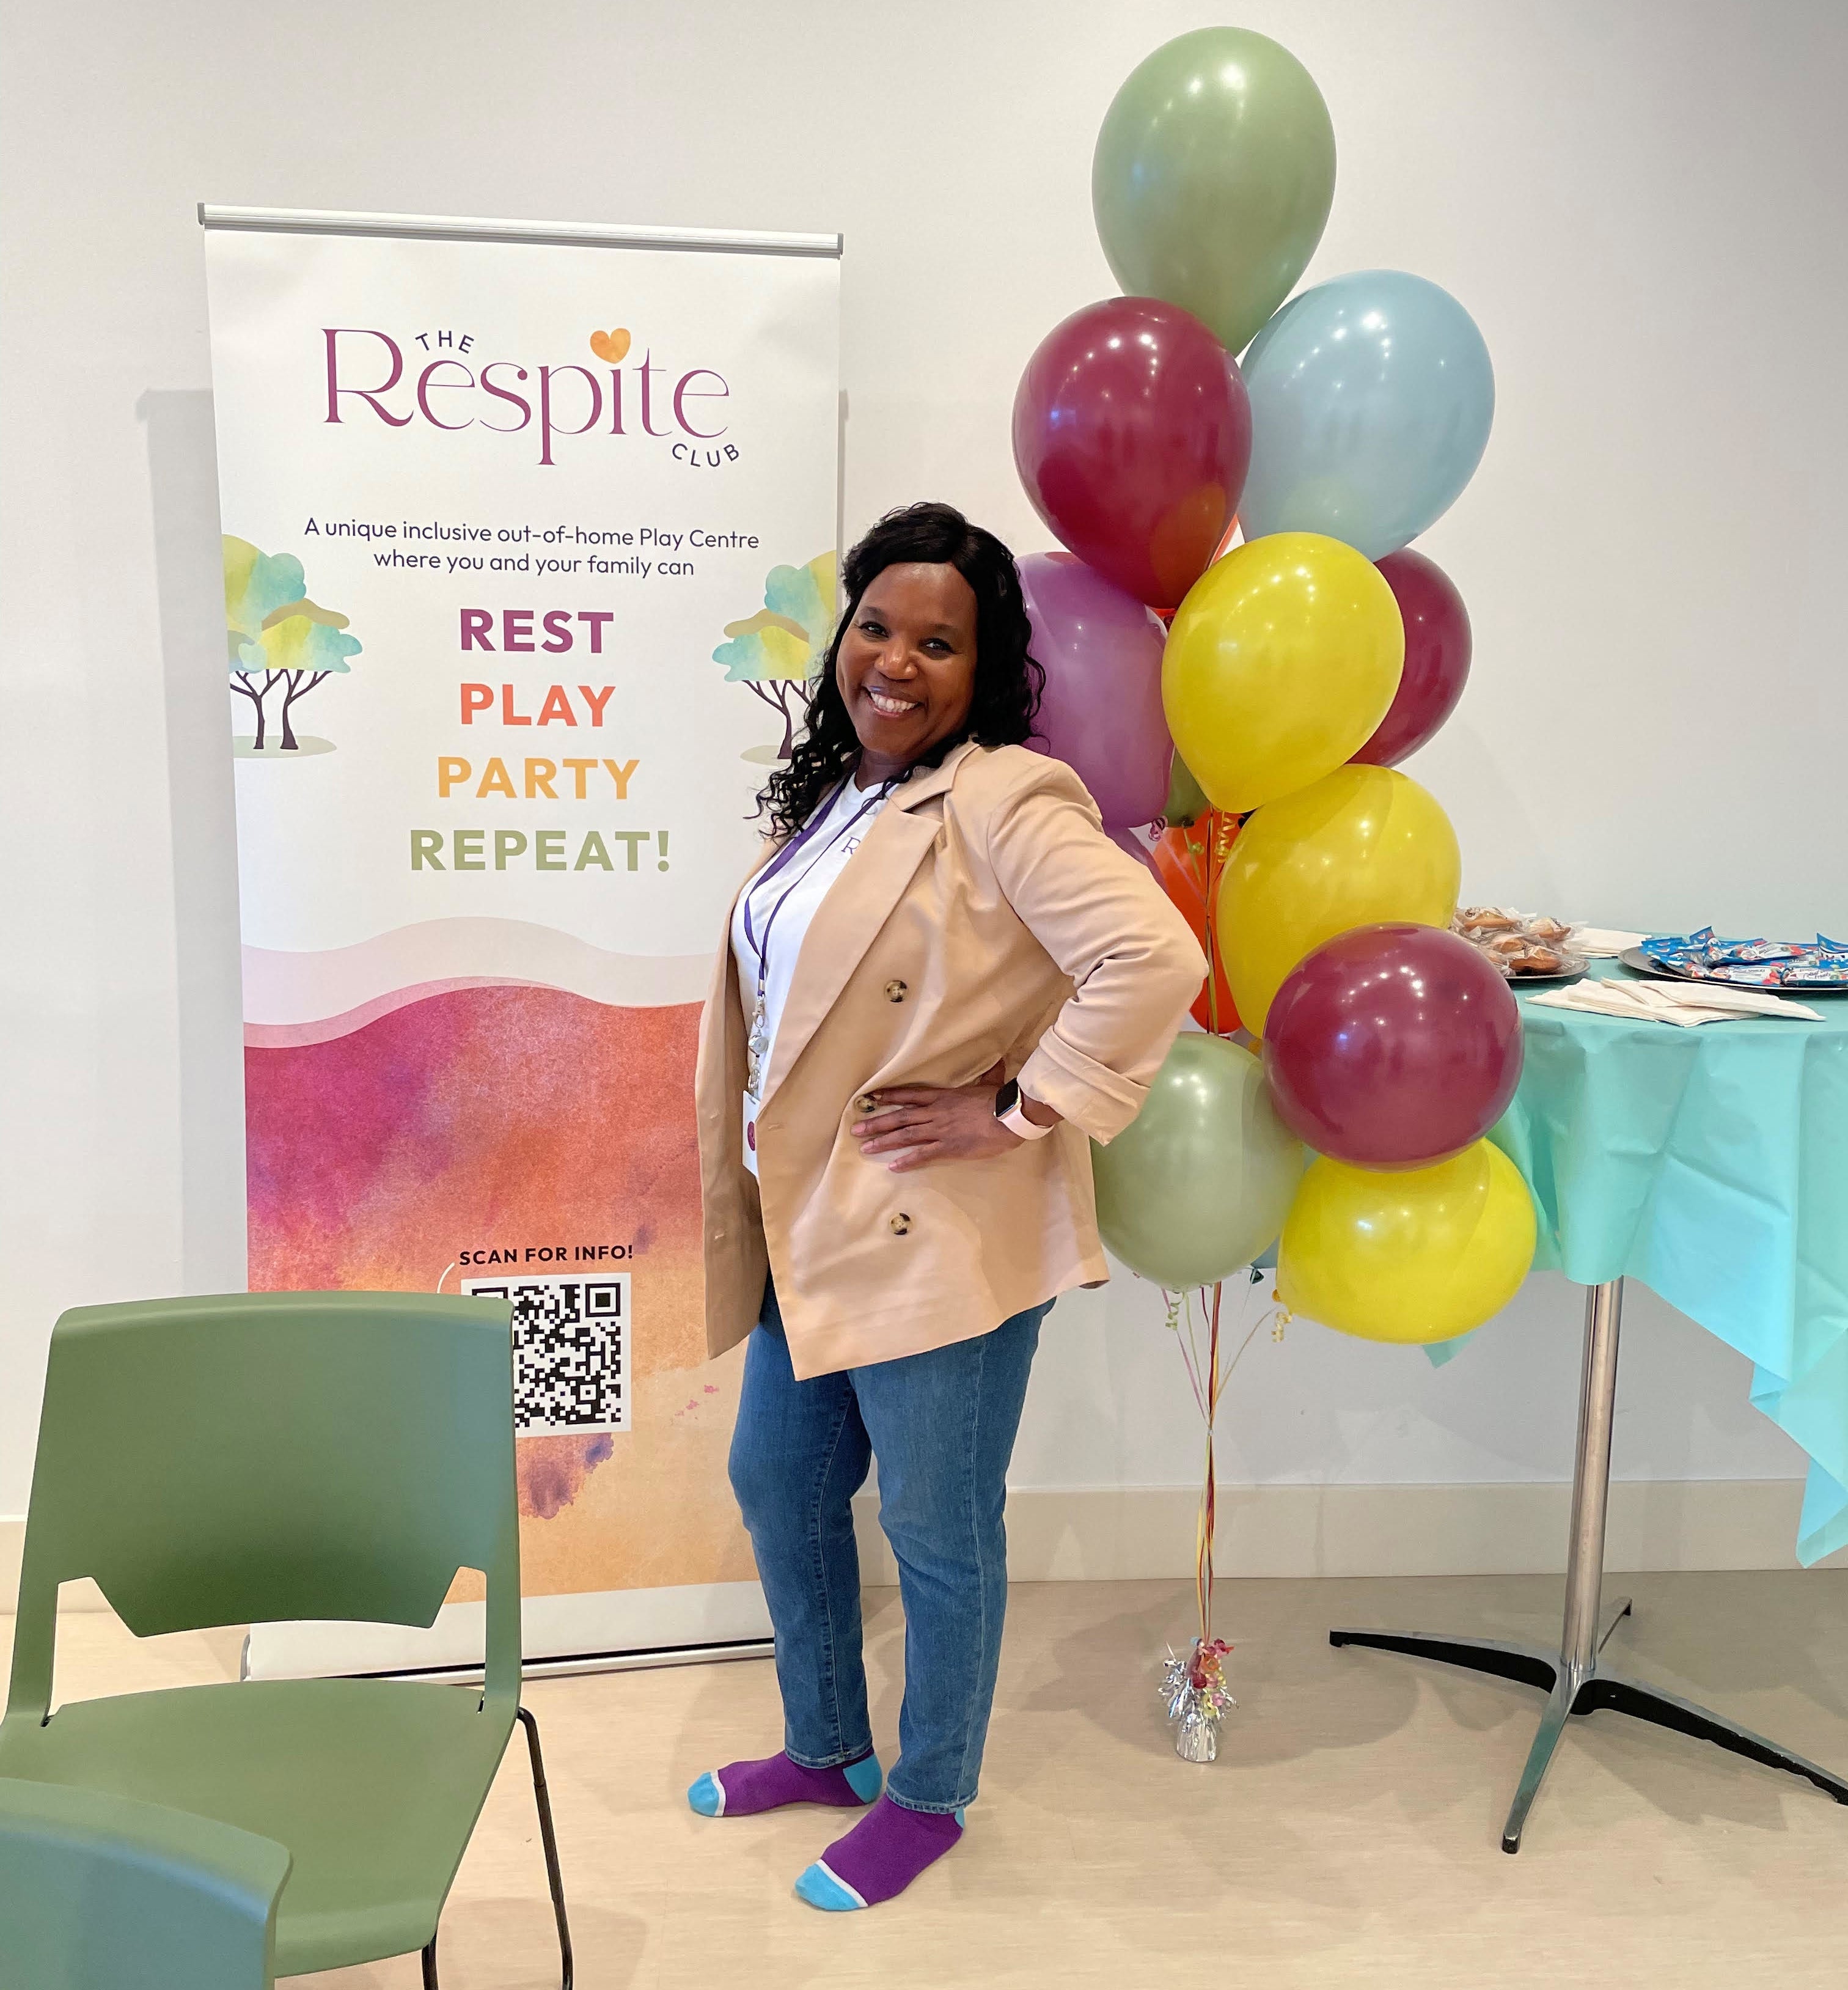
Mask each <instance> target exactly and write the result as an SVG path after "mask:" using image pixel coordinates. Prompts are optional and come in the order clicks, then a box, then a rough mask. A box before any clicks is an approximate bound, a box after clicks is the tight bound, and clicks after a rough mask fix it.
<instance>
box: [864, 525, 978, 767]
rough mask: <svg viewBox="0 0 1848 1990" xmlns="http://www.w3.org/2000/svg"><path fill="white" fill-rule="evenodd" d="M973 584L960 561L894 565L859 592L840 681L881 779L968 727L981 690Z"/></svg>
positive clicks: (867, 764) (868, 757)
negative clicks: (958, 566)
mask: <svg viewBox="0 0 1848 1990" xmlns="http://www.w3.org/2000/svg"><path fill="white" fill-rule="evenodd" d="M975 625H976V600H975V591H974V589H973V588H971V587H970V585H969V583H968V582H967V581H966V580H965V579H963V576H961V575H960V573H958V572H956V569H955V568H954V567H953V566H947V565H935V564H927V563H926V562H912V563H909V564H907V565H903V566H888V568H887V569H885V572H883V573H882V574H881V575H879V576H878V578H877V579H875V580H874V581H873V582H872V583H871V586H869V587H868V589H867V590H866V592H865V593H864V594H863V595H862V596H861V597H860V604H859V606H858V608H856V609H855V610H854V619H853V620H852V622H851V623H849V625H848V630H847V633H846V634H845V635H844V636H843V637H841V648H840V650H839V652H838V654H837V657H836V660H835V664H834V681H835V682H836V683H837V684H838V685H839V687H840V690H841V698H842V700H843V701H844V703H845V705H846V706H847V710H848V716H849V717H850V718H851V719H852V720H853V722H854V732H857V733H858V735H860V745H861V749H862V751H863V766H864V768H865V770H866V771H868V772H870V773H871V774H872V775H873V776H875V778H878V779H884V778H885V776H888V775H889V774H894V773H902V771H903V770H904V769H905V768H907V767H909V766H910V765H911V764H912V762H913V761H914V760H916V759H917V758H918V757H919V755H920V754H922V753H926V752H929V750H930V749H931V748H932V746H935V745H936V744H937V743H938V742H939V740H943V739H948V738H949V736H950V735H952V734H953V733H954V732H958V731H960V729H961V728H962V725H963V722H964V721H965V720H966V718H968V716H969V707H970V703H971V701H973V698H974V696H975Z"/></svg>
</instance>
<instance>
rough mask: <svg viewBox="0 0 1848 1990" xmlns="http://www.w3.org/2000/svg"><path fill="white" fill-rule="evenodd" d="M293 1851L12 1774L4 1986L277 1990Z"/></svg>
mask: <svg viewBox="0 0 1848 1990" xmlns="http://www.w3.org/2000/svg"><path fill="white" fill-rule="evenodd" d="M288 1876H289V1855H288V1853H287V1852H286V1851H285V1850H284V1849H283V1847H282V1846H280V1845H273V1844H272V1843H271V1842H270V1840H269V1839H267V1838H253V1836H252V1835H250V1832H247V1831H237V1830H234V1829H233V1828H232V1827H231V1826H230V1825H228V1824H218V1823H215V1822H213V1821H212V1819H210V1818H204V1817H193V1816H191V1815H189V1814H188V1813H187V1812H184V1811H177V1810H165V1809H162V1808H161V1807H160V1806H159V1805H155V1804H143V1803H131V1802H129V1801H128V1800H127V1798H125V1797H111V1796H104V1795H102V1794H101V1793H100V1791H95V1790H73V1789H63V1788H59V1787H57V1786H56V1785H53V1784H49V1783H19V1782H11V1781H3V1780H0V1985H5V1990H270V1985H273V1983H274V1982H275V1981H276V1899H277V1895H278V1894H279V1893H281V1891H282V1889H283V1882H284V1880H287V1878H288Z"/></svg>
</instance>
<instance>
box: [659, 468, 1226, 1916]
mask: <svg viewBox="0 0 1848 1990" xmlns="http://www.w3.org/2000/svg"><path fill="white" fill-rule="evenodd" d="M845 579H846V584H847V593H848V610H847V613H846V614H845V615H844V617H843V618H842V620H841V625H840V627H839V628H838V629H837V630H836V632H835V634H834V641H833V643H832V644H831V646H830V647H829V650H828V652H827V658H826V661H825V663H824V667H823V669H822V671H821V674H820V677H819V678H818V679H817V682H816V685H815V688H814V692H813V694H812V695H811V697H810V701H809V706H808V712H807V731H806V734H805V736H804V737H803V739H800V741H799V742H797V745H796V747H795V749H794V752H793V755H792V756H791V758H790V762H789V764H788V766H786V767H784V768H783V769H780V770H779V771H778V772H777V773H775V774H774V775H773V776H771V779H770V782H769V786H767V787H766V790H764V793H763V796H762V798H761V805H762V806H763V807H764V808H765V809H766V810H767V812H768V813H769V822H770V828H771V832H772V838H773V843H772V847H771V849H770V850H769V851H768V852H766V861H765V862H764V863H763V864H762V865H761V866H760V868H759V870H758V871H756V874H754V875H753V877H752V878H751V880H750V881H749V884H748V885H747V886H746V889H745V890H744V891H742V893H741V894H740V895H739V899H738V901H737V903H736V905H735V908H734V910H733V913H732V922H731V928H730V932H729V938H728V939H727V942H726V944H725V946H724V947H723V948H722V949H721V952H720V954H719V958H718V970H717V973H716V976H715V981H714V984H713V988H712V995H711V997H710V999H709V1000H708V1002H707V1004H706V1010H705V1018H704V1021H703V1024H702V1027H701V1034H700V1046H699V1064H698V1081H697V1085H698V1113H699V1138H700V1153H701V1170H702V1173H703V1177H704V1185H705V1269H706V1322H707V1329H706V1330H707V1340H708V1347H709V1349H710V1350H711V1352H712V1353H714V1354H719V1353H723V1352H724V1351H725V1350H726V1349H727V1348H729V1347H732V1346H735V1345H736V1344H737V1343H739V1341H740V1340H744V1339H746V1337H747V1336H749V1342H750V1346H749V1349H748V1350H747V1352H746V1358H745V1369H744V1380H743V1384H742V1390H741V1393H740V1396H739V1407H738V1424H737V1431H736V1435H735V1438H734V1439H733V1442H732V1456H731V1476H732V1486H733V1488H734V1489H735V1491H736V1493H737V1496H738V1500H739V1506H741V1507H742V1509H743V1513H744V1518H745V1524H746V1526H747V1527H748V1528H749V1530H750V1535H751V1543H752V1547H753V1549H754V1550H755V1551H756V1558H757V1567H758V1571H759V1574H760V1575H761V1577H763V1587H764V1593H765V1595H766V1598H768V1600H769V1608H770V1615H771V1617H772V1619H773V1622H774V1623H775V1625H776V1671H777V1680H778V1683H779V1684H780V1686H781V1688H782V1692H783V1717H784V1727H785V1734H784V1746H783V1750H782V1751H781V1752H780V1754H775V1755H773V1756H770V1757H768V1758H767V1759H765V1760H763V1761H751V1762H734V1763H732V1764H729V1766H728V1767H726V1768H722V1769H718V1770H714V1771H708V1773H707V1774H705V1775H702V1776H701V1777H700V1778H699V1779H698V1781H696V1782H695V1784H694V1785H693V1786H692V1788H691V1789H690V1790H689V1791H688V1801H689V1802H691V1805H692V1806H693V1808H695V1810H696V1811H699V1812H702V1813H703V1814H704V1815H707V1816H710V1817H716V1816H727V1817H735V1816H738V1815H742V1814H747V1813H752V1812H758V1811H763V1810H768V1809H771V1808H776V1807H777V1806H779V1805H783V1804H789V1803H821V1804H829V1805H839V1806H841V1807H843V1808H860V1807H863V1806H866V1805H871V1808H870V1809H868V1811H867V1813H866V1815H865V1816H864V1817H863V1818H861V1820H860V1822H858V1824H857V1825H855V1826H854V1829H852V1830H851V1831H850V1832H848V1834H847V1835H845V1836H844V1837H843V1838H841V1839H838V1840H837V1841H836V1842H834V1844H832V1845H831V1846H828V1848H827V1851H826V1852H825V1853H824V1855H823V1856H822V1857H821V1858H820V1859H819V1860H817V1862H816V1863H815V1864H814V1865H812V1866H810V1867H809V1868H808V1869H807V1871H806V1872H804V1873H803V1874H802V1876H801V1877H800V1879H799V1880H797V1893H800V1895H801V1897H803V1899H804V1900H808V1901H809V1902H810V1903H812V1904H814V1906H817V1907H831V1908H853V1907H868V1906H871V1905H872V1904H874V1903H876V1902H878V1901H880V1900H888V1899H890V1898H891V1897H892V1896H893V1895H894V1894H895V1893H899V1892H901V1891H902V1890H903V1889H904V1888H905V1886H907V1885H909V1883H910V1882H911V1880H913V1879H914V1878H916V1876H917V1875H918V1873H920V1872H922V1870H923V1869H924V1868H925V1867H926V1866H928V1865H929V1864H930V1863H932V1861H933V1860H934V1859H937V1858H938V1857H939V1856H941V1855H942V1854H943V1852H946V1851H947V1850H948V1849H949V1847H950V1846H952V1845H953V1844H954V1843H955V1842H956V1840H957V1839H959V1838H960V1836H961V1835H962V1829H963V1808H964V1807H965V1805H967V1804H968V1803H970V1802H971V1801H972V1800H973V1798H974V1795H975V1793H976V1779H977V1772H978V1771H979V1769H980V1765H981V1758H982V1744H983V1738H984V1737H985V1735H986V1734H987V1726H988V1713H989V1707H990V1702H991V1701H992V1700H993V1697H994V1681H995V1670H996V1666H997V1662H998V1661H999V1659H1000V1637H1001V1619H1002V1615H1003V1612H1004V1608H1005V1607H1006V1601H1007V1564H1006V1537H1005V1535H1004V1531H1003V1527H1002V1520H1001V1509H1002V1505H1003V1502H1004V1498H1005V1495H1006V1481H1007V1460H1008V1455H1009V1454H1010V1452H1011V1451H1012V1449H1013V1447H1014V1432H1015V1431H1016V1429H1017V1426H1018V1425H1019V1421H1020V1414H1021V1403H1022V1401H1023V1400H1024V1397H1025V1394H1026V1388H1027V1374H1028V1368H1029V1367H1030V1365H1031V1362H1032V1360H1033V1353H1034V1346H1035V1345H1036V1343H1037V1342H1038V1336H1039V1329H1040V1323H1041V1320H1042V1319H1045V1316H1046V1313H1047V1311H1048V1308H1049V1307H1050V1306H1051V1303H1052V1300H1053V1299H1054V1296H1055V1295H1056V1294H1058V1293H1059V1292H1066V1291H1069V1290H1070V1289H1072V1287H1073V1286H1075V1285H1095V1284H1097V1283H1099V1282H1102V1280H1103V1279H1106V1277H1107V1276H1108V1275H1109V1274H1108V1271H1107V1269H1106V1265H1105V1262H1104V1258H1103V1253H1102V1249H1101V1248H1100V1246H1099V1242H1098V1237H1097V1228H1096V1217H1095V1214H1094V1210H1093V1205H1092V1189H1091V1163H1090V1154H1089V1147H1088V1146H1087V1140H1088V1139H1097V1140H1108V1139H1110V1138H1112V1136H1113V1135H1115V1134H1117V1133H1120V1132H1121V1131H1122V1130H1123V1128H1124V1127H1125V1126H1127V1125H1128V1124H1129V1123H1130V1121H1131V1120H1132V1119H1133V1118H1134V1117H1135V1116H1136V1112H1137V1110H1138V1109H1139V1108H1140V1105H1141V1103H1142V1100H1143V1097H1144V1095H1145V1094H1146V1091H1147V1085H1148V1083H1149V1081H1150V1079H1151V1078H1153V1075H1154V1073H1155V1071H1156V1070H1157V1068H1158V1067H1159V1065H1160V1062H1161V1060H1162V1058H1163V1057H1164V1056H1165V1055H1166V1054H1167V1049H1168V1046H1169V1044H1170V1043H1171V1042H1172V1041H1173V1040H1174V1034H1175V1032H1176V1031H1177V1028H1178V1027H1179V1026H1180V1020H1181V1018H1182V1017H1183V1016H1184V1014H1186V1013H1187V1005H1188V1004H1189V1003H1190V1002H1191V1001H1192V1000H1193V999H1194V997H1195V996H1196V995H1197V993H1199V990H1200V984H1201V976H1202V975H1203V973H1204V962H1203V960H1202V959H1201V953H1200V949H1199V948H1198V946H1197V945H1196V944H1195V942H1194V938H1193V936H1192V935H1191V933H1190V932H1189V931H1188V930H1187V925H1186V922H1184V920H1183V919H1182V918H1181V917H1180V914H1179V913H1178V912H1175V911H1174V909H1173V908H1172V907H1171V906H1170V905H1169V903H1168V902H1167V899H1166V898H1164V897H1163V895H1162V893H1161V891H1160V889H1159V888H1158V887H1157V885H1156V884H1155V882H1154V880H1153V878H1152V877H1151V876H1150V874H1149V873H1148V872H1147V870H1145V869H1144V868H1143V866H1142V865H1140V864H1137V863H1136V861H1134V860H1133V858H1131V857H1128V856H1126V855H1125V854H1124V853H1123V851H1120V850H1119V849H1118V848H1117V847H1116V845H1115V844H1113V843H1112V842H1111V841H1110V840H1109V837H1106V835H1105V834H1104V832H1103V830H1102V825H1101V823H1100V820H1099V816H1098V813H1097V810H1096V807H1095V806H1094V805H1093V803H1092V800H1091V798H1090V796H1089V795H1088V794H1087V793H1085V790H1084V787H1083V786H1082V783H1080V782H1079V779H1078V778H1077V776H1075V774H1073V773H1072V771H1071V769H1069V768H1068V767H1066V766H1063V765H1062V763H1061V762H1058V761H1057V760H1053V759H1048V758H1046V757H1045V756H1042V755H1040V754H1037V753H1034V752H1030V751H1028V749H1027V748H1026V746H1025V745H1024V743H1023V742H1024V741H1025V740H1026V739H1027V738H1028V735H1029V733H1030V732H1031V728H1032V722H1033V717H1034V707H1035V705H1036V703H1037V700H1038V685H1039V684H1040V682H1041V681H1042V678H1041V671H1040V669H1039V667H1038V664H1035V663H1034V661H1032V659H1031V657H1030V656H1029V655H1028V642H1029V640H1030V637H1031V629H1030V627H1029V624H1028V620H1027V613H1026V609H1025V606H1024V603H1023V602H1022V599H1021V586H1020V578H1019V576H1018V574H1017V572H1016V571H1015V569H1014V561H1013V558H1012V556H1011V555H1010V554H1009V552H1008V551H1007V548H1006V547H1004V545H1002V544H1001V543H1000V541H999V540H998V539H997V538H994V536H993V535H992V534H990V533H988V532H985V531H981V530H980V529H979V528H977V527H975V526H972V525H970V524H969V523H968V522H967V521H966V520H965V519H964V518H963V516H962V514H961V513H960V512H958V511H953V510H952V509H951V508H950V507H949V506H948V505H946V504H916V505H913V506H912V507H911V508H909V510H906V511H895V512H893V513H892V514H891V515H890V516H889V517H888V518H885V519H883V520H882V521H881V522H880V523H879V524H878V525H876V526H875V527H874V528H873V529H872V531H871V532H869V533H868V535H867V536H866V537H865V538H864V539H863V540H862V541H861V542H860V544H859V545H858V546H856V547H855V548H854V550H853V551H852V552H851V553H850V554H849V555H848V559H847V564H846V574H845ZM874 1457H876V1458H877V1459H878V1462H879V1496H880V1514H879V1518H880V1524H881V1525H882V1526H883V1527H884V1529H885V1533H886V1537H887V1538H888V1540H890V1542H891V1543H892V1550H893V1553H894V1554H895V1556H896V1557H897V1558H898V1564H899V1588H900V1593H901V1595H902V1598H903V1601H904V1607H905V1699H904V1705H903V1708H902V1712H901V1713H900V1717H899V1758H898V1761H897V1762H896V1763H895V1764H894V1765H893V1768H892V1777H891V1780H890V1782H889V1784H888V1786H887V1788H886V1790H885V1794H884V1795H879V1784H880V1771H879V1765H878V1762H877V1761H876V1760H875V1757H874V1755H873V1751H872V1736H871V1730H870V1728H869V1727H868V1722H867V1711H866V1681H865V1674H864V1672H863V1670H862V1669H861V1625H860V1572H859V1564H858V1559H857V1557H856V1556H855V1554H854V1535H853V1521H852V1516H851V1512H850V1509H849V1506H848V1501H849V1500H850V1499H851V1496H852V1495H853V1493H854V1491H855V1490H856V1489H858V1486H860V1484H861V1482H862V1481H863V1480H864V1479H865V1477H866V1474H867V1467H868V1461H869V1459H871V1458H874ZM875 1797H877V1798H878V1801H877V1802H875V1801H874V1799H875Z"/></svg>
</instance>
